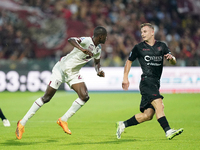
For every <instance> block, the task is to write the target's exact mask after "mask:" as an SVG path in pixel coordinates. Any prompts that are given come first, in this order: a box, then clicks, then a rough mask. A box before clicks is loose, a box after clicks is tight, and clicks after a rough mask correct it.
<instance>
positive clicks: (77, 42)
mask: <svg viewBox="0 0 200 150" xmlns="http://www.w3.org/2000/svg"><path fill="white" fill-rule="evenodd" d="M68 42H69V43H70V44H71V45H72V46H74V47H76V48H78V49H80V50H81V51H82V52H83V53H85V54H86V55H89V56H90V57H92V56H93V53H92V52H91V51H89V50H87V49H84V48H83V47H82V46H81V45H80V43H81V40H80V39H78V38H75V37H71V38H69V39H68Z"/></svg>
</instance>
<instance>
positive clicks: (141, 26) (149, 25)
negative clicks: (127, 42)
mask: <svg viewBox="0 0 200 150" xmlns="http://www.w3.org/2000/svg"><path fill="white" fill-rule="evenodd" d="M145 26H148V27H150V28H151V29H153V30H154V27H153V25H152V24H151V23H143V24H141V25H140V29H142V28H143V27H145Z"/></svg>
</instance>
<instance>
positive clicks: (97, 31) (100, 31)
mask: <svg viewBox="0 0 200 150" xmlns="http://www.w3.org/2000/svg"><path fill="white" fill-rule="evenodd" d="M106 34H107V31H106V29H105V28H104V27H102V26H97V27H96V28H95V29H94V37H97V36H99V35H106Z"/></svg>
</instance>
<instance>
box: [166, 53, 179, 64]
mask: <svg viewBox="0 0 200 150" xmlns="http://www.w3.org/2000/svg"><path fill="white" fill-rule="evenodd" d="M164 56H165V58H166V59H167V60H169V63H170V64H172V65H175V64H176V58H175V57H174V56H173V55H172V54H166V55H164Z"/></svg>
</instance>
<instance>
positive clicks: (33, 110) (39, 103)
mask: <svg viewBox="0 0 200 150" xmlns="http://www.w3.org/2000/svg"><path fill="white" fill-rule="evenodd" d="M43 104H44V103H43V101H42V99H41V98H38V99H37V100H36V101H35V102H34V103H33V105H32V106H31V108H30V109H29V111H28V112H27V113H26V115H25V116H24V118H23V119H22V120H21V121H20V123H21V124H22V125H23V126H25V124H26V122H27V121H28V119H30V118H31V117H32V116H33V115H34V114H35V113H36V111H37V110H38V109H39V108H40V107H41V106H42V105H43Z"/></svg>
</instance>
